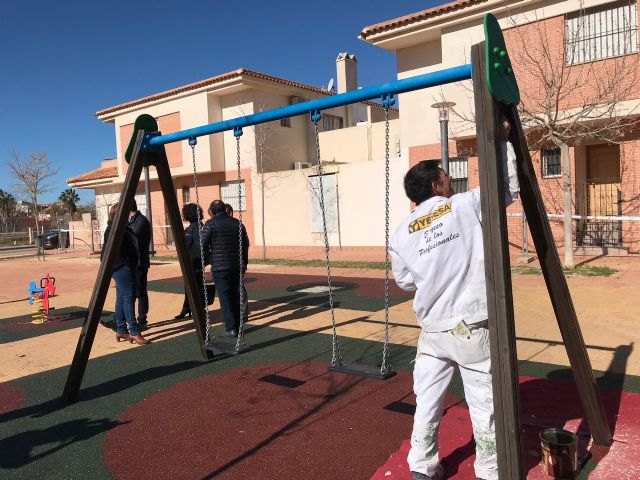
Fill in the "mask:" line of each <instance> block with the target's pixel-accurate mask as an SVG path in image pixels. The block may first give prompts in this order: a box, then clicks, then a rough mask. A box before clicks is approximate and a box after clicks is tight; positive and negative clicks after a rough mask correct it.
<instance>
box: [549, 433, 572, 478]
mask: <svg viewBox="0 0 640 480" xmlns="http://www.w3.org/2000/svg"><path fill="white" fill-rule="evenodd" d="M540 442H541V443H542V463H543V465H544V471H545V473H546V474H547V475H549V476H550V477H552V478H558V479H560V478H562V479H572V478H574V477H575V474H576V470H577V469H578V449H577V446H578V437H577V436H576V435H575V434H574V433H571V432H568V431H567V430H563V429H561V428H547V429H546V430H543V431H542V432H540Z"/></svg>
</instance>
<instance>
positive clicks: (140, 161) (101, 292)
mask: <svg viewBox="0 0 640 480" xmlns="http://www.w3.org/2000/svg"><path fill="white" fill-rule="evenodd" d="M150 133H151V134H155V132H145V131H144V130H140V131H139V132H138V135H137V138H136V142H135V146H134V148H133V153H132V156H131V163H130V164H129V169H128V170H127V175H126V177H125V181H124V186H123V191H122V195H121V197H120V201H119V203H118V210H117V212H116V215H115V218H114V219H113V225H112V231H111V234H110V235H109V238H108V239H107V242H106V244H105V245H104V247H103V250H104V251H103V258H102V262H101V263H100V269H99V270H98V276H97V277H96V283H95V285H94V287H93V293H92V295H91V300H90V301H89V309H88V312H87V317H86V318H85V320H84V323H83V324H82V330H81V332H80V337H79V338H78V344H77V346H76V351H75V354H74V356H73V361H72V363H71V366H70V368H69V373H68V375H67V380H66V383H65V386H64V390H63V392H62V399H63V401H64V402H65V403H73V402H75V401H77V400H78V395H79V392H80V386H81V384H82V379H83V376H84V371H85V369H86V366H87V361H88V360H89V355H90V353H91V347H92V346H93V341H94V339H95V335H96V330H97V328H98V323H99V322H100V315H101V313H102V309H103V307H104V302H105V298H106V296H107V291H108V289H109V284H110V283H111V275H112V273H113V265H114V262H115V257H116V253H117V252H116V250H115V248H114V245H120V244H121V243H122V241H123V238H124V234H125V229H126V227H127V220H128V217H129V210H130V206H131V205H132V203H133V199H134V197H135V193H136V190H137V187H138V183H139V181H140V176H141V174H142V169H143V167H144V166H145V165H146V166H149V165H153V166H155V167H156V171H157V173H158V180H159V181H160V188H161V190H162V194H163V195H164V200H165V205H166V208H167V217H168V219H169V224H170V226H171V231H172V233H173V238H174V241H175V245H176V252H177V254H178V261H179V262H180V268H181V270H182V277H183V279H184V281H185V290H186V292H187V297H188V299H189V304H190V306H191V312H192V316H193V321H194V323H195V327H196V333H197V338H198V344H199V348H200V353H201V355H202V358H203V359H204V360H209V359H211V358H213V355H212V353H211V352H209V351H207V350H206V349H205V348H204V338H205V331H206V319H205V318H204V311H203V309H202V308H199V307H198V308H194V307H195V306H196V305H198V304H199V303H200V302H199V298H200V296H199V294H198V292H197V290H198V287H197V282H196V279H195V271H194V269H193V265H192V263H191V259H190V256H189V252H188V250H187V244H186V240H185V236H184V228H183V226H182V220H181V218H180V210H179V208H178V200H177V198H176V192H175V188H174V186H173V181H172V179H171V172H170V169H169V163H168V161H167V155H166V153H165V149H164V147H160V148H158V149H157V151H154V152H148V151H146V152H143V151H142V142H143V140H144V137H145V135H148V134H150Z"/></svg>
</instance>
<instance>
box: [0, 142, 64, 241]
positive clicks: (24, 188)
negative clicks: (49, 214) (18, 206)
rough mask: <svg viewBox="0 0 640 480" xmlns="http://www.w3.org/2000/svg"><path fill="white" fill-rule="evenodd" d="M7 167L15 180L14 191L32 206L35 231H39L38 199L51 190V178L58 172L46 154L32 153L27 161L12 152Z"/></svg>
mask: <svg viewBox="0 0 640 480" xmlns="http://www.w3.org/2000/svg"><path fill="white" fill-rule="evenodd" d="M8 166H9V171H10V172H11V175H12V176H13V178H14V180H15V189H16V191H17V192H18V193H21V194H23V195H25V196H26V197H27V198H29V200H30V202H31V203H32V204H33V213H34V216H35V222H36V231H40V218H39V209H38V199H39V198H40V196H41V195H42V194H43V193H46V192H48V191H50V190H51V188H52V184H51V183H50V181H51V178H52V177H54V176H55V175H56V174H57V173H58V170H57V169H55V168H53V165H51V162H50V161H49V159H48V158H47V154H46V153H32V154H31V155H30V156H29V158H28V159H27V160H23V159H22V158H20V155H18V154H17V153H16V152H14V153H13V159H12V160H11V161H10V162H8Z"/></svg>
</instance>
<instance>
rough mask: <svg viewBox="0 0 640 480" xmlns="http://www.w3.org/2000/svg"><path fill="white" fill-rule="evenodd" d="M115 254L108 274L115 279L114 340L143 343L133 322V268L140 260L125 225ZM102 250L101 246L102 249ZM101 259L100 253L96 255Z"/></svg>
mask: <svg viewBox="0 0 640 480" xmlns="http://www.w3.org/2000/svg"><path fill="white" fill-rule="evenodd" d="M117 210H118V204H117V203H116V204H115V205H113V206H112V207H111V210H110V211H109V221H108V223H107V229H106V230H105V232H104V245H106V244H107V239H108V238H109V235H111V229H112V224H113V219H114V218H115V215H116V211H117ZM114 250H115V252H116V254H115V255H116V258H115V261H114V264H113V274H112V278H113V279H114V280H115V282H116V306H115V315H114V323H115V327H116V340H117V341H118V342H120V341H122V340H124V341H129V342H131V343H137V344H138V345H146V344H147V343H150V341H149V340H147V339H146V338H144V337H143V336H142V335H141V334H140V329H139V326H138V322H136V315H135V307H134V299H135V295H136V269H137V268H138V263H139V260H140V257H139V250H138V243H137V240H136V236H135V235H134V234H133V232H132V231H131V229H129V227H127V228H126V229H125V232H124V237H123V239H122V243H121V244H120V245H114ZM103 252H104V250H103ZM100 257H101V258H100V260H102V255H101V256H100Z"/></svg>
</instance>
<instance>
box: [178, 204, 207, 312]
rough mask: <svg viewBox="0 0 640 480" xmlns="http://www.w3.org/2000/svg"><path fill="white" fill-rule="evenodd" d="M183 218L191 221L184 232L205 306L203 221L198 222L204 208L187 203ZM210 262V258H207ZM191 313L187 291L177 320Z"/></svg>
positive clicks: (183, 208)
mask: <svg viewBox="0 0 640 480" xmlns="http://www.w3.org/2000/svg"><path fill="white" fill-rule="evenodd" d="M182 218H183V219H184V220H185V221H186V222H189V226H188V227H187V228H186V229H185V231H184V234H185V237H186V241H187V249H188V250H189V256H190V257H191V262H192V265H193V270H194V271H195V274H196V284H197V285H198V299H199V300H200V302H201V304H202V305H203V306H204V302H203V298H202V297H203V296H204V295H203V288H204V287H203V279H202V257H201V255H200V227H201V225H202V223H198V219H202V208H200V205H196V204H195V203H185V204H184V206H183V207H182ZM207 263H208V260H207ZM209 300H210V301H212V300H213V299H209ZM188 315H191V307H190V305H189V298H188V297H187V292H186V291H185V294H184V302H183V303H182V310H180V313H179V314H178V315H176V316H175V317H173V318H175V319H176V320H181V319H183V318H184V317H186V316H188Z"/></svg>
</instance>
